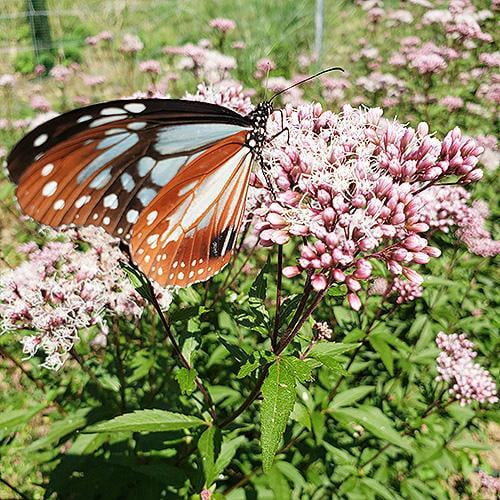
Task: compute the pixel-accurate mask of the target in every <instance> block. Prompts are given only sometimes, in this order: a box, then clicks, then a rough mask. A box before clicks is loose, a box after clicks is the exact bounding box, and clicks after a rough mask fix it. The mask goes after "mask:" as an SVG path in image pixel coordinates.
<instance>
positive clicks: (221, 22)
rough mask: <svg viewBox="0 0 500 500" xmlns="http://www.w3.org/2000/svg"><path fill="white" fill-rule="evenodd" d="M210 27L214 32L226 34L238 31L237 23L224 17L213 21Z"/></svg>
mask: <svg viewBox="0 0 500 500" xmlns="http://www.w3.org/2000/svg"><path fill="white" fill-rule="evenodd" d="M208 25H209V26H210V27H211V28H213V29H214V30H216V31H219V32H220V33H224V34H225V33H228V32H229V31H233V30H234V29H236V23H235V22H234V21H233V20H232V19H226V18H224V17H217V18H215V19H212V20H211V21H210V22H209V23H208Z"/></svg>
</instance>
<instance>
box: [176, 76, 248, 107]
mask: <svg viewBox="0 0 500 500" xmlns="http://www.w3.org/2000/svg"><path fill="white" fill-rule="evenodd" d="M184 98H185V99H188V100H192V101H204V102H211V103H213V104H219V105H220V106H226V107H227V108H231V109H233V110H234V111H237V112H238V113H240V114H242V115H248V113H250V112H251V111H252V110H253V109H254V107H253V104H252V102H251V100H250V97H249V96H248V95H247V94H246V93H245V92H243V87H242V86H241V85H240V84H238V83H233V82H230V81H225V82H220V83H218V84H216V85H210V86H207V85H205V84H200V85H198V89H197V92H196V94H186V95H185V96H184Z"/></svg>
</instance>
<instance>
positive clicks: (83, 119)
mask: <svg viewBox="0 0 500 500" xmlns="http://www.w3.org/2000/svg"><path fill="white" fill-rule="evenodd" d="M89 120H92V115H83V116H80V118H78V120H76V123H82V122H88V121H89Z"/></svg>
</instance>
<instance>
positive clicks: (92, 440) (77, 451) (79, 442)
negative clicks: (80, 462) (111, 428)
mask: <svg viewBox="0 0 500 500" xmlns="http://www.w3.org/2000/svg"><path fill="white" fill-rule="evenodd" d="M107 440H108V436H106V435H105V434H80V435H78V436H77V438H76V439H75V441H74V442H73V444H72V445H71V448H70V449H69V450H68V451H67V452H66V453H67V454H68V455H90V454H92V453H93V452H94V451H95V450H97V449H98V448H100V447H101V446H102V445H103V444H104V443H105V442H107Z"/></svg>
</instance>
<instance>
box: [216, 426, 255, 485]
mask: <svg viewBox="0 0 500 500" xmlns="http://www.w3.org/2000/svg"><path fill="white" fill-rule="evenodd" d="M246 442H247V438H246V437H244V436H238V437H236V438H234V439H230V440H228V441H223V443H222V446H221V448H220V453H219V456H218V457H217V460H216V462H215V471H216V474H217V476H218V475H219V474H220V473H222V472H223V471H224V469H225V468H226V467H227V466H228V465H229V464H230V463H231V460H232V459H233V457H234V455H236V451H237V450H238V448H239V447H240V446H241V445H242V444H243V443H246Z"/></svg>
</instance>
